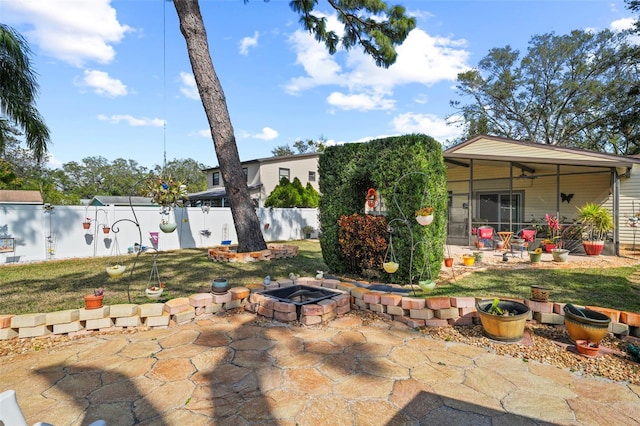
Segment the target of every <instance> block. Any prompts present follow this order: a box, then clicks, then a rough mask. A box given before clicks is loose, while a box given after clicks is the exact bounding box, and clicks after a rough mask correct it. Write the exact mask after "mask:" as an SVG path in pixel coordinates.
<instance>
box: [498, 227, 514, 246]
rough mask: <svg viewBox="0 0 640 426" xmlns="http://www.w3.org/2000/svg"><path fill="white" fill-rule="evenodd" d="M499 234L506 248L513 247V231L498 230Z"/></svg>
mask: <svg viewBox="0 0 640 426" xmlns="http://www.w3.org/2000/svg"><path fill="white" fill-rule="evenodd" d="M498 236H499V237H500V240H502V243H503V244H504V245H503V246H502V247H503V248H504V250H509V249H510V248H511V237H512V236H513V232H508V231H500V232H498Z"/></svg>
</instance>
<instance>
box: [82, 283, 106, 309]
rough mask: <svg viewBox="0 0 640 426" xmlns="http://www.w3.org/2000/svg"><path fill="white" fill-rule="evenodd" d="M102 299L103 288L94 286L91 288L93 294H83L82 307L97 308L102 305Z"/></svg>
mask: <svg viewBox="0 0 640 426" xmlns="http://www.w3.org/2000/svg"><path fill="white" fill-rule="evenodd" d="M102 299H104V288H103V287H99V288H96V289H95V290H93V294H87V295H86V296H84V306H85V307H84V308H85V309H99V308H101V307H102Z"/></svg>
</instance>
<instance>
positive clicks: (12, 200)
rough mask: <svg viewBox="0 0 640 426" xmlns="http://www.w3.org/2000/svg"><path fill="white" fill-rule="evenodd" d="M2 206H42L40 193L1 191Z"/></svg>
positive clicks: (0, 202) (0, 200) (0, 201)
mask: <svg viewBox="0 0 640 426" xmlns="http://www.w3.org/2000/svg"><path fill="white" fill-rule="evenodd" d="M0 204H42V194H41V193H40V191H27V190H12V189H0Z"/></svg>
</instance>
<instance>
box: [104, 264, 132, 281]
mask: <svg viewBox="0 0 640 426" xmlns="http://www.w3.org/2000/svg"><path fill="white" fill-rule="evenodd" d="M126 269H127V267H126V266H124V265H113V266H107V274H108V275H109V276H110V277H111V278H119V277H121V276H122V274H124V271H125V270H126Z"/></svg>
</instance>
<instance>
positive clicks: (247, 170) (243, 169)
mask: <svg viewBox="0 0 640 426" xmlns="http://www.w3.org/2000/svg"><path fill="white" fill-rule="evenodd" d="M242 173H244V181H245V182H249V169H247V168H246V167H243V168H242Z"/></svg>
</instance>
